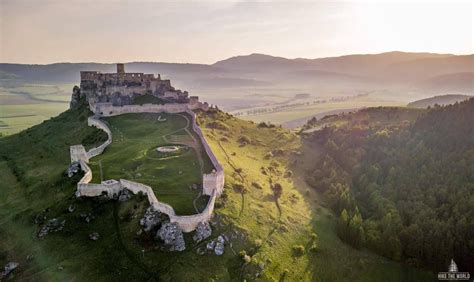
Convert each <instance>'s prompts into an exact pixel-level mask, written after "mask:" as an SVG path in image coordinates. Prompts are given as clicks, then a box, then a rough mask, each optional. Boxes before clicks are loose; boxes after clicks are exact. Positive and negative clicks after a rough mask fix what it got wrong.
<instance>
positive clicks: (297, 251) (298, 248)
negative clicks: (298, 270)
mask: <svg viewBox="0 0 474 282" xmlns="http://www.w3.org/2000/svg"><path fill="white" fill-rule="evenodd" d="M292 249H293V254H294V255H295V256H298V257H299V256H302V255H303V254H304V252H305V248H304V246H303V245H294V246H293V248H292Z"/></svg>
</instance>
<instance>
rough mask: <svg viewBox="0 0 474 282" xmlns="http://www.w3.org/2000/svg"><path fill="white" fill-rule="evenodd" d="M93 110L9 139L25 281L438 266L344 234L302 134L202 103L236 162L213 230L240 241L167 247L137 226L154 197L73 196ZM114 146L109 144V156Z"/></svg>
mask: <svg viewBox="0 0 474 282" xmlns="http://www.w3.org/2000/svg"><path fill="white" fill-rule="evenodd" d="M88 115H90V113H89V112H88V110H86V109H85V108H81V109H78V110H68V111H66V112H64V113H62V114H61V115H59V116H58V117H55V118H53V119H50V120H48V121H45V122H43V123H42V124H39V125H37V126H34V127H32V128H30V129H28V130H25V131H23V132H21V133H19V134H15V135H12V136H8V137H3V138H1V139H0V168H1V169H0V177H1V179H2V181H1V182H0V235H1V238H2V240H0V265H4V264H5V263H6V262H8V261H17V262H19V263H20V267H19V269H18V271H17V272H16V273H15V277H16V278H17V279H19V280H35V281H46V280H62V281H64V280H94V281H95V280H102V281H110V280H123V281H137V280H152V281H153V280H158V279H160V280H165V281H188V280H204V281H207V280H217V281H229V280H232V281H241V280H243V279H247V280H255V279H261V280H263V281H269V280H270V281H271V280H280V281H283V280H287V281H295V280H302V281H309V280H322V281H346V280H347V278H348V277H350V279H351V280H354V281H380V280H386V281H400V280H403V281H421V280H432V278H433V276H432V274H431V273H430V272H423V271H419V270H415V269H413V268H410V267H406V266H404V265H401V264H398V263H395V262H391V261H389V260H387V259H385V258H383V257H380V256H377V255H374V254H372V253H370V252H368V251H366V250H356V249H353V248H352V247H350V246H348V245H346V244H345V243H343V242H342V241H341V240H340V239H339V238H338V237H337V235H336V230H335V226H336V222H337V220H336V217H335V216H334V215H333V213H332V212H331V210H330V209H328V208H327V205H326V203H325V201H324V199H323V198H321V197H320V196H319V195H318V194H317V193H315V192H314V191H313V190H311V189H310V188H309V187H308V186H307V185H306V184H305V182H304V181H303V178H302V177H303V175H302V174H301V173H300V172H301V171H302V170H300V169H299V168H298V167H299V166H305V162H308V161H310V159H311V156H302V155H301V154H300V153H299V152H300V150H301V140H300V138H299V136H297V135H295V134H294V133H291V132H289V131H287V130H285V129H281V128H277V127H274V126H268V125H266V124H258V125H257V124H255V123H253V122H249V121H242V120H240V119H237V118H235V117H232V116H230V115H228V114H226V113H223V112H220V111H210V112H208V113H199V115H198V121H199V123H200V125H201V127H202V129H203V132H204V134H205V136H206V138H207V139H208V141H209V143H210V146H211V148H212V149H213V151H214V152H215V154H216V156H217V158H218V159H219V161H220V162H221V163H222V164H223V166H224V169H225V172H226V186H225V191H224V193H223V195H222V196H221V198H220V199H219V200H218V201H217V202H216V209H215V217H214V218H213V220H212V226H213V235H212V238H215V237H217V236H218V235H221V234H224V235H226V236H228V237H229V238H231V242H232V245H229V244H227V245H226V249H225V254H224V255H223V256H221V257H218V256H215V255H213V254H212V255H209V254H206V255H199V254H198V250H199V249H201V248H203V247H204V246H205V243H206V242H204V243H200V244H198V245H195V244H194V243H193V241H192V238H191V237H192V234H186V236H185V239H186V242H187V246H186V247H187V249H186V251H184V252H182V253H170V252H167V251H164V250H163V248H162V247H163V246H162V245H161V243H159V242H158V241H156V240H154V239H153V236H150V235H147V234H143V233H137V231H139V230H140V228H139V219H140V218H141V217H142V216H143V214H144V211H145V209H146V208H147V207H148V204H147V202H146V200H145V199H144V198H143V197H140V196H135V197H134V198H133V199H131V200H129V201H128V202H125V203H120V202H115V201H107V202H102V201H101V200H99V199H76V198H75V197H74V192H75V188H76V186H75V183H76V182H77V181H78V179H79V178H80V176H75V177H73V178H71V179H69V178H67V176H66V175H65V173H64V172H65V169H66V168H67V166H68V164H69V161H70V160H69V146H70V145H72V144H78V143H81V142H82V141H83V140H89V143H91V142H94V140H97V141H98V140H100V139H101V138H100V134H101V133H100V132H99V131H96V130H95V129H94V128H91V127H88V126H87V124H86V122H87V121H86V117H87V116H88ZM120 118H124V119H127V118H126V116H122V117H120ZM127 122H128V121H126V120H124V121H123V122H122V124H124V125H125V124H126V123H127ZM127 130H134V129H133V128H127ZM114 138H119V137H118V136H114ZM111 152H113V150H112V149H110V152H109V151H108V149H107V150H106V152H105V153H104V156H106V155H107V154H109V153H111ZM304 160H306V161H304ZM277 183H278V184H279V185H278V186H279V187H280V188H281V189H276V188H275V187H276V186H277ZM278 191H279V192H278ZM70 206H72V207H74V211H73V212H69V211H68V207H70ZM52 218H59V219H61V220H65V226H64V229H63V230H62V231H60V232H57V233H51V234H49V235H47V236H46V237H45V238H44V239H38V238H37V237H36V234H37V232H38V231H39V229H40V228H41V227H42V226H44V224H45V223H46V222H47V221H48V220H49V219H52ZM86 218H89V219H90V220H89V221H88V220H86ZM92 232H99V234H100V239H99V240H98V241H91V240H89V238H88V235H89V234H90V233H92ZM210 239H211V238H210ZM244 251H245V253H244ZM244 254H246V255H247V256H244Z"/></svg>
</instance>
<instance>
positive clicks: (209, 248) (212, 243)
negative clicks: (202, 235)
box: [206, 240, 216, 251]
mask: <svg viewBox="0 0 474 282" xmlns="http://www.w3.org/2000/svg"><path fill="white" fill-rule="evenodd" d="M215 247H216V241H214V240H212V241H211V242H209V243H207V244H206V249H208V250H209V251H212V250H214V248H215Z"/></svg>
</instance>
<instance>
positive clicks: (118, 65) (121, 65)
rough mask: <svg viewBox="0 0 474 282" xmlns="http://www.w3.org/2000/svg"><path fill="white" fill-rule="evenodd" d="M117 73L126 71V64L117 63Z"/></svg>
mask: <svg viewBox="0 0 474 282" xmlns="http://www.w3.org/2000/svg"><path fill="white" fill-rule="evenodd" d="M117 73H125V66H124V64H117Z"/></svg>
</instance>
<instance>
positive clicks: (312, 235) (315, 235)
mask: <svg viewBox="0 0 474 282" xmlns="http://www.w3.org/2000/svg"><path fill="white" fill-rule="evenodd" d="M316 240H318V234H316V233H314V232H313V233H311V241H312V242H315V241H316Z"/></svg>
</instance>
